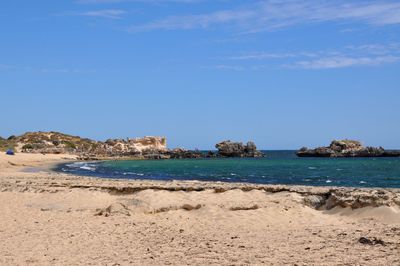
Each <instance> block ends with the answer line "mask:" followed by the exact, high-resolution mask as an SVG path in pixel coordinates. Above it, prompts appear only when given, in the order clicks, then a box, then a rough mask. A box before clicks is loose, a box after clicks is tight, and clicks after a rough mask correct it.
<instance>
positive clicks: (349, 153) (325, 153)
mask: <svg viewBox="0 0 400 266" xmlns="http://www.w3.org/2000/svg"><path fill="white" fill-rule="evenodd" d="M296 155H297V156H299V157H400V151H388V150H385V149H384V148H382V147H365V146H363V145H362V144H361V142H359V141H356V140H334V141H332V142H331V144H330V145H329V146H328V147H318V148H315V149H308V148H306V147H303V148H301V149H300V150H299V151H297V153H296Z"/></svg>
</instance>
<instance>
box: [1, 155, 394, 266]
mask: <svg viewBox="0 0 400 266" xmlns="http://www.w3.org/2000/svg"><path fill="white" fill-rule="evenodd" d="M74 159H75V157H74V156H71V155H41V154H20V153H18V154H16V155H15V156H7V155H4V154H1V155H0V214H1V216H0V239H1V240H2V241H1V242H0V264H1V265H83V264H84V265H128V264H131V265H204V264H209V265H217V264H218V265H259V264H267V265H400V190H398V189H353V188H329V187H325V188H322V187H299V186H279V185H276V186H271V185H251V184H235V183H212V182H195V181H190V182H189V181H187V182H181V181H179V182H178V181H171V182H161V181H140V180H135V181H129V180H110V179H96V178H88V177H81V176H73V175H66V174H61V173H55V172H52V171H50V170H49V167H51V165H54V164H56V163H61V162H64V161H65V162H66V161H70V160H74Z"/></svg>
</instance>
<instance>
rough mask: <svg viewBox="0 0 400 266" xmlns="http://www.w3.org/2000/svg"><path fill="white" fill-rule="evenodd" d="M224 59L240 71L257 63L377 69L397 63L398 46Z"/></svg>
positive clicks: (372, 46) (355, 47) (300, 67)
mask: <svg viewBox="0 0 400 266" xmlns="http://www.w3.org/2000/svg"><path fill="white" fill-rule="evenodd" d="M225 60H229V61H240V62H242V64H241V66H240V67H241V68H242V69H259V68H258V67H257V65H256V64H258V62H260V61H261V62H262V63H263V64H269V65H270V66H274V67H275V68H282V67H283V68H289V69H333V68H346V67H356V66H380V65H385V64H393V63H396V62H400V44H399V43H389V44H363V45H349V46H346V47H343V48H342V49H337V50H325V51H324V50H321V51H312V52H307V51H306V52H304V51H302V52H295V51H292V52H285V53H282V52H249V53H241V54H239V55H233V56H228V57H225ZM263 66H264V65H263Z"/></svg>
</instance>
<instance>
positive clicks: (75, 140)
mask: <svg viewBox="0 0 400 266" xmlns="http://www.w3.org/2000/svg"><path fill="white" fill-rule="evenodd" d="M11 141H12V143H14V145H15V146H16V150H17V151H19V152H25V153H44V154H61V153H62V154H76V155H79V156H80V157H81V158H96V157H128V156H129V157H141V156H143V154H150V153H154V152H155V153H163V152H165V151H167V144H166V138H165V137H143V138H135V139H109V140H107V141H105V142H102V141H95V140H91V139H87V138H81V137H78V136H71V135H67V134H63V133H59V132H28V133H25V134H24V135H22V136H18V137H14V138H13V139H12V140H8V142H11Z"/></svg>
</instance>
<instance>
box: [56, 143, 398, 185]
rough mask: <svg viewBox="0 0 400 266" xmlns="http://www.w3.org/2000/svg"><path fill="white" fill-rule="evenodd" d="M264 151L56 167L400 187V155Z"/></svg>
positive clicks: (129, 174) (105, 174) (124, 174)
mask: <svg viewBox="0 0 400 266" xmlns="http://www.w3.org/2000/svg"><path fill="white" fill-rule="evenodd" d="M264 153H265V154H266V157H264V158H211V159H169V160H129V161H97V162H74V163H66V164H61V165H58V166H57V167H56V169H55V170H56V171H60V172H65V173H71V174H76V175H84V176H92V177H99V178H118V179H121V178H122V179H142V180H143V179H150V180H199V181H221V182H246V183H256V184H285V185H310V186H345V187H382V188H400V158H298V157H297V156H296V154H295V151H286V150H285V151H264Z"/></svg>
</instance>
